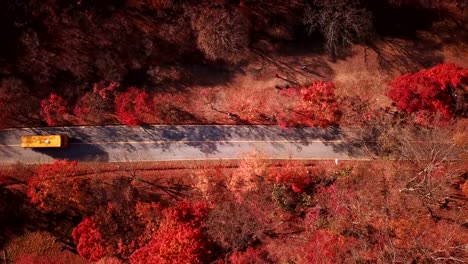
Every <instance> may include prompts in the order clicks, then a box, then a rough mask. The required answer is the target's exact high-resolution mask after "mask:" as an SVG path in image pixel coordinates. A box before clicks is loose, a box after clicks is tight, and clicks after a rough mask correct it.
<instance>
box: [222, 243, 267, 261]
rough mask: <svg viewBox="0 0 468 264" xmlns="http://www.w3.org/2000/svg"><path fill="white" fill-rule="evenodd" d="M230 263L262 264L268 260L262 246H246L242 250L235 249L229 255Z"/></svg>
mask: <svg viewBox="0 0 468 264" xmlns="http://www.w3.org/2000/svg"><path fill="white" fill-rule="evenodd" d="M229 263H231V264H263V263H271V261H268V258H267V253H266V252H265V251H264V250H263V249H262V248H252V247H248V248H247V249H246V250H245V251H244V252H242V251H236V252H234V253H232V254H231V256H229Z"/></svg>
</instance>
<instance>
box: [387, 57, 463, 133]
mask: <svg viewBox="0 0 468 264" xmlns="http://www.w3.org/2000/svg"><path fill="white" fill-rule="evenodd" d="M467 78H468V70H467V69H463V68H460V67H457V66H456V65H454V64H439V65H437V66H435V67H433V68H432V69H429V70H422V71H419V72H417V73H414V74H411V73H407V74H405V75H402V76H400V77H397V78H395V79H394V80H393V81H392V82H391V83H390V86H391V87H392V88H391V89H390V90H389V92H388V96H389V97H390V98H391V99H392V100H393V101H395V102H396V104H397V107H398V109H400V110H403V111H405V112H407V113H414V114H415V117H416V122H417V123H419V124H423V125H428V124H436V123H437V122H439V121H442V123H441V124H443V123H444V121H445V122H446V121H448V120H450V119H451V118H452V117H453V104H454V100H453V98H452V95H453V94H452V93H453V89H454V88H458V87H459V86H460V85H462V84H463V83H464V82H466V80H467Z"/></svg>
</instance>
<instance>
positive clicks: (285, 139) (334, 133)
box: [0, 126, 365, 163]
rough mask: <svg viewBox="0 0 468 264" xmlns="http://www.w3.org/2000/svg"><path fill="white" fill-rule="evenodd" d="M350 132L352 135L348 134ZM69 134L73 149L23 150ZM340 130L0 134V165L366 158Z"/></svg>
mask: <svg viewBox="0 0 468 264" xmlns="http://www.w3.org/2000/svg"><path fill="white" fill-rule="evenodd" d="M348 133H349V132H348ZM47 134H49V135H50V134H67V135H68V136H69V137H70V141H69V142H70V145H69V147H68V148H59V149H53V148H49V149H23V148H22V147H21V145H20V144H21V136H22V135H47ZM346 137H347V133H345V132H343V131H341V130H339V129H316V128H294V129H286V130H284V129H280V128H278V127H273V126H144V127H126V126H103V127H56V128H26V129H5V130H0V162H8V163H9V162H18V161H19V162H24V163H43V162H50V161H52V160H54V159H72V160H79V161H111V162H119V161H122V162H123V161H156V160H207V159H214V160H217V159H239V158H243V157H245V156H246V155H248V154H249V153H253V152H256V153H258V154H259V155H260V156H262V157H264V158H270V159H289V158H292V159H361V158H365V157H364V156H363V155H362V153H360V150H359V148H355V147H353V146H352V145H351V144H348V143H347V141H346V139H345V138H346Z"/></svg>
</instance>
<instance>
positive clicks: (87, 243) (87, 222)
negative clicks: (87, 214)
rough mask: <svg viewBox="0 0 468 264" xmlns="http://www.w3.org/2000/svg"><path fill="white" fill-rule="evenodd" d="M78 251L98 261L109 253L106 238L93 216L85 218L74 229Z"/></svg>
mask: <svg viewBox="0 0 468 264" xmlns="http://www.w3.org/2000/svg"><path fill="white" fill-rule="evenodd" d="M72 237H73V239H74V240H75V241H76V242H77V244H78V246H77V249H78V253H79V254H80V256H82V257H83V258H85V259H87V260H89V261H98V260H100V259H101V258H102V257H104V256H105V255H106V253H107V250H106V246H105V242H104V239H103V238H102V235H101V233H100V232H99V230H98V228H97V227H96V224H95V223H94V221H93V219H92V218H85V219H84V220H83V221H81V223H80V224H79V225H78V226H77V227H75V228H74V229H73V232H72Z"/></svg>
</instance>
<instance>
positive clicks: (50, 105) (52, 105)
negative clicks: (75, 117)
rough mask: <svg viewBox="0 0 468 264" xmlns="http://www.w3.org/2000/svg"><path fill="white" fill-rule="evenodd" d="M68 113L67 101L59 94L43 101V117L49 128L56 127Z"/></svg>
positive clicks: (51, 95)
mask: <svg viewBox="0 0 468 264" xmlns="http://www.w3.org/2000/svg"><path fill="white" fill-rule="evenodd" d="M66 113H67V101H65V99H63V98H62V97H60V96H59V95H57V94H54V93H52V94H50V96H49V97H48V98H46V99H44V100H42V101H41V112H40V114H41V116H42V118H44V121H45V122H46V123H47V125H49V126H56V125H58V124H60V122H61V121H62V116H63V115H64V114H66Z"/></svg>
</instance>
